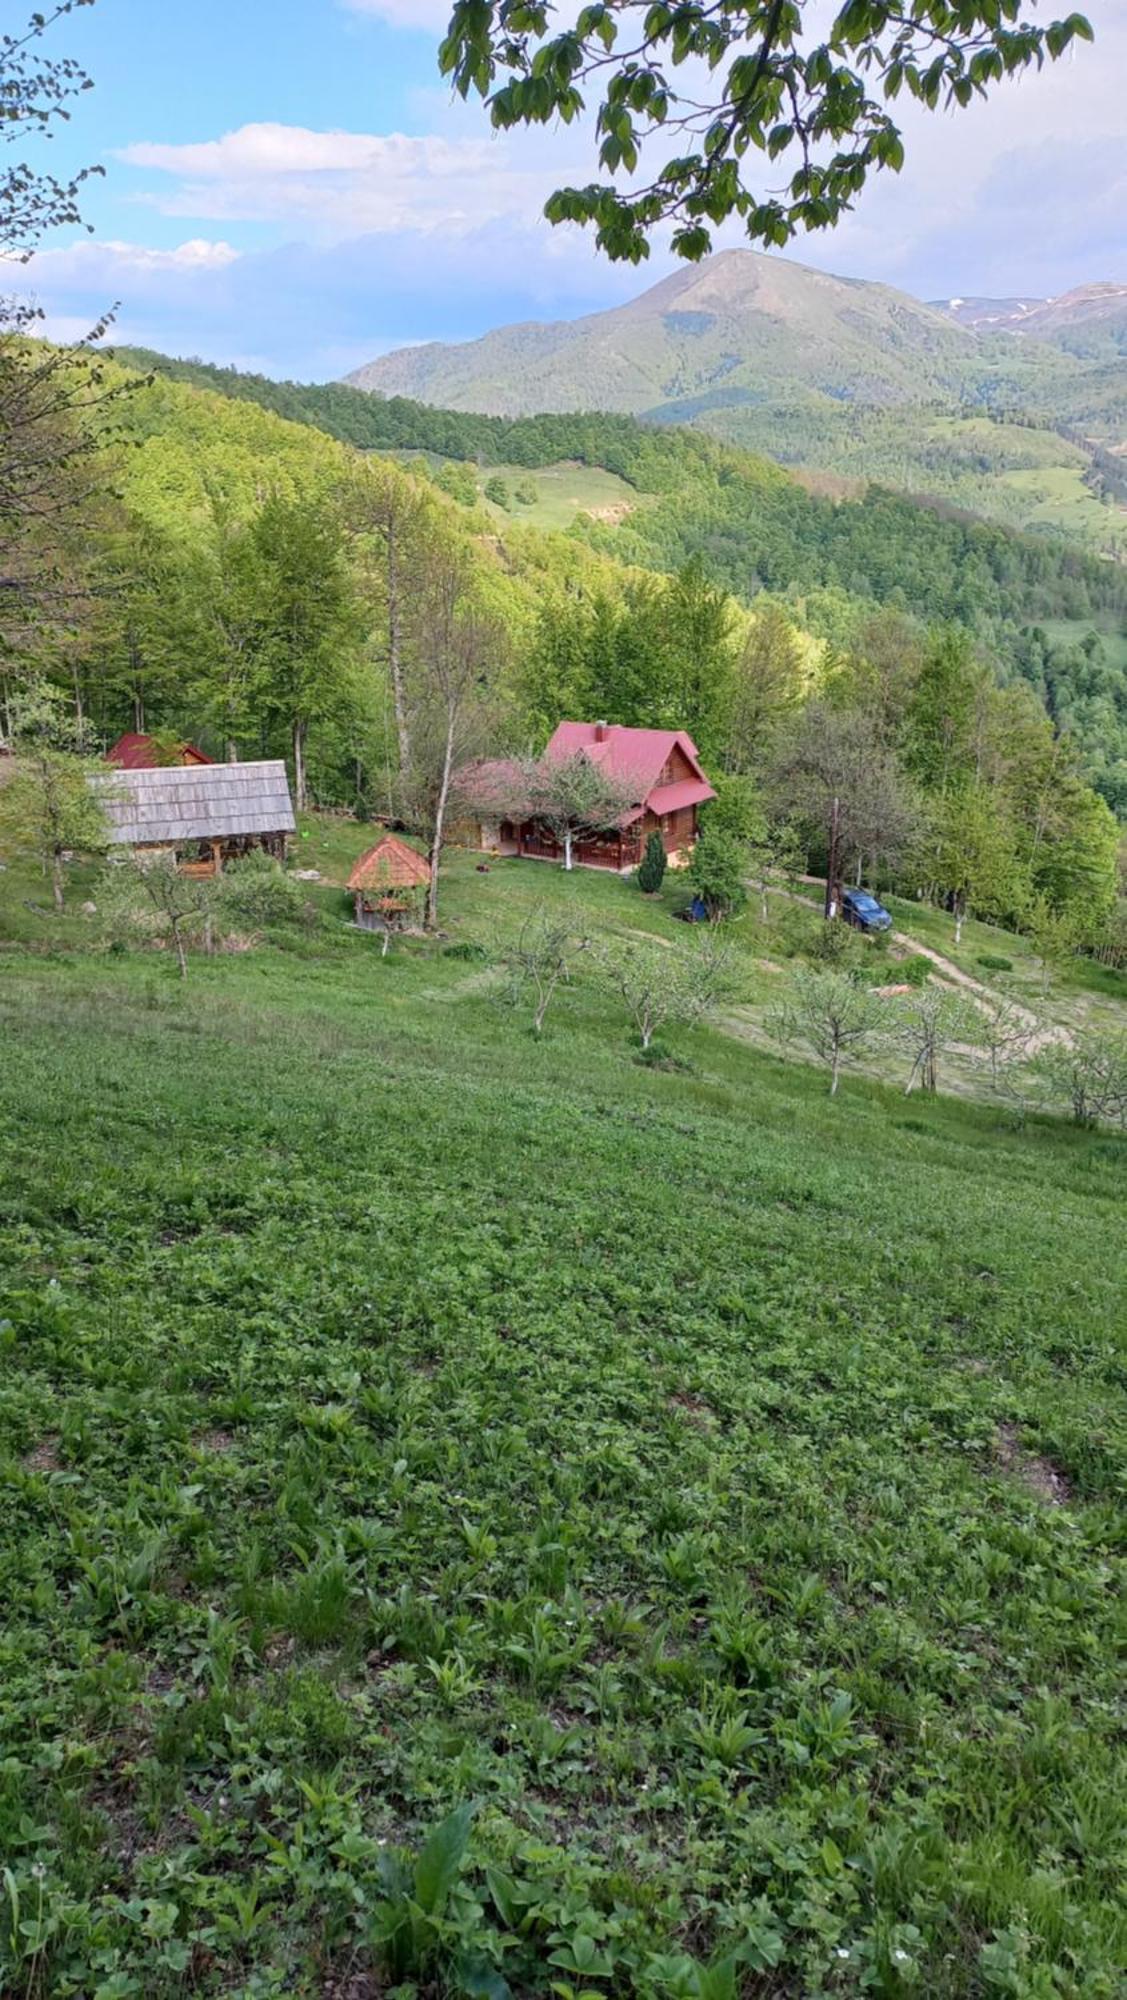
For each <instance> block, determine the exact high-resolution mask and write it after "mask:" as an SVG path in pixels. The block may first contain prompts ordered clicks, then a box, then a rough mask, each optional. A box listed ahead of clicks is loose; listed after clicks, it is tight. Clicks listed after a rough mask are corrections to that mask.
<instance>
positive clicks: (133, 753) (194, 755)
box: [106, 729, 215, 771]
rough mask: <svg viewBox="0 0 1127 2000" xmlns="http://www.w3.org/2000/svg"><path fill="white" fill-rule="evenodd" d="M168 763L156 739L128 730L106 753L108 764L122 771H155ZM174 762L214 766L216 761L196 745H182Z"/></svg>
mask: <svg viewBox="0 0 1127 2000" xmlns="http://www.w3.org/2000/svg"><path fill="white" fill-rule="evenodd" d="M167 762H168V759H167V758H165V757H162V756H160V755H159V754H158V746H157V742H156V738H155V737H153V736H139V735H138V734H137V732H136V731H135V730H132V729H127V730H126V732H125V735H124V736H119V737H118V739H117V742H116V743H115V744H114V745H113V748H112V749H110V750H107V751H106V763H107V764H116V765H117V766H118V769H119V770H122V771H155V770H158V769H159V768H160V767H161V765H163V764H166V763H167ZM172 762H173V763H179V764H213V763H214V762H215V759H214V757H206V756H205V755H204V753H203V751H202V750H197V749H196V746H195V744H194V743H182V744H181V745H180V754H179V756H178V757H175V758H173V760H172Z"/></svg>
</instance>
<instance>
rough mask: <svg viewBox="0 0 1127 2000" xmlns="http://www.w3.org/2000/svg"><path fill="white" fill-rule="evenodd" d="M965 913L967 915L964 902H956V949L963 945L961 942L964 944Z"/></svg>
mask: <svg viewBox="0 0 1127 2000" xmlns="http://www.w3.org/2000/svg"><path fill="white" fill-rule="evenodd" d="M964 915H965V911H964V910H963V906H962V904H961V903H956V904H955V947H956V950H957V949H958V947H959V945H961V944H962V941H963V917H964Z"/></svg>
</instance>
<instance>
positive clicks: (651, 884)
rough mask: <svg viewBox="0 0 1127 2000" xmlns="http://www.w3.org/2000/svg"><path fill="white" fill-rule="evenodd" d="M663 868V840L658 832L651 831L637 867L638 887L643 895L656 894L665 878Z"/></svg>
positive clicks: (664, 859) (664, 864)
mask: <svg viewBox="0 0 1127 2000" xmlns="http://www.w3.org/2000/svg"><path fill="white" fill-rule="evenodd" d="M665 869H666V858H665V842H664V841H663V839H662V837H661V835H660V833H651V835H650V837H649V839H648V840H647V842H646V851H645V853H644V854H643V856H642V861H641V866H640V867H639V869H638V887H639V889H641V891H642V893H643V895H646V896H656V895H657V893H658V890H659V889H660V888H661V885H662V883H663V882H664V880H665Z"/></svg>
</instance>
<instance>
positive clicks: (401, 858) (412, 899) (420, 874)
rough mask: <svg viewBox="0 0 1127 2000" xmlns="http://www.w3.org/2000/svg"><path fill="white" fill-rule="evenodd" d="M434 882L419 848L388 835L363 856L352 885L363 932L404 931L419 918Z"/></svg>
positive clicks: (393, 835)
mask: <svg viewBox="0 0 1127 2000" xmlns="http://www.w3.org/2000/svg"><path fill="white" fill-rule="evenodd" d="M429 881H430V869H429V868H428V866H427V864H426V862H425V860H424V859H423V857H422V855H421V854H419V853H418V852H417V851H416V849H415V848H413V847H408V845H407V842H406V841H405V840H400V839H399V838H398V836H397V835H396V834H394V833H385V834H384V836H383V838H382V840H377V842H376V844H375V846H374V847H369V849H368V851H367V853H366V854H362V855H361V856H360V859H359V861H358V862H357V863H356V866H355V868H354V869H353V871H352V873H351V875H350V876H349V878H348V886H349V888H350V889H351V891H352V897H353V905H354V908H355V911H356V921H357V923H358V924H359V926H360V928H361V930H365V931H382V932H384V933H385V935H386V934H387V933H388V932H390V931H394V930H401V929H402V928H403V926H404V925H405V924H406V923H407V922H409V920H410V918H411V917H412V916H413V915H415V913H416V911H417V909H418V905H419V899H420V897H421V895H422V893H423V891H424V890H425V889H426V886H427V884H428V882H429Z"/></svg>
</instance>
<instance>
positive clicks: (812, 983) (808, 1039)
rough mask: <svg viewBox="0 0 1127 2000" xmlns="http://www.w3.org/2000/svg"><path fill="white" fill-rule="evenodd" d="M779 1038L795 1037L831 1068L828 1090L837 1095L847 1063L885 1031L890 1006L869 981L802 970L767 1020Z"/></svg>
mask: <svg viewBox="0 0 1127 2000" xmlns="http://www.w3.org/2000/svg"><path fill="white" fill-rule="evenodd" d="M767 1025H768V1029H769V1031H770V1033H771V1034H773V1035H774V1036H775V1037H776V1039H777V1040H779V1041H780V1042H784V1043H786V1042H798V1043H800V1044H801V1045H802V1046H803V1047H805V1048H807V1049H809V1050H810V1052H811V1054H812V1055H813V1056H814V1057H815V1058H816V1059H817V1061H818V1062H821V1063H825V1065H826V1066H827V1068H828V1069H829V1072H830V1096H831V1097H836V1096H837V1087H838V1084H839V1083H840V1081H841V1072H842V1069H843V1067H844V1065H845V1064H846V1063H850V1062H856V1061H857V1060H858V1058H859V1057H860V1055H861V1053H862V1051H863V1050H864V1049H865V1048H867V1047H872V1045H873V1044H874V1043H875V1042H877V1041H878V1040H880V1039H881V1038H882V1037H885V1036H887V1034H888V1032H889V1021H888V1009H887V1007H886V1006H885V1005H884V1004H883V1003H882V1002H881V1001H880V1000H879V999H878V998H877V996H876V995H875V994H874V993H873V992H872V991H871V989H870V988H869V987H866V986H862V985H860V984H859V983H858V982H857V980H855V979H850V978H849V976H848V975H847V974H846V973H841V972H815V971H810V970H802V971H799V972H796V973H795V976H794V980H793V983H792V986H791V990H790V993H789V994H788V996H787V998H786V1000H785V1001H784V1002H783V1004H782V1006H781V1007H779V1008H778V1009H777V1010H776V1012H775V1013H774V1014H773V1015H772V1016H771V1017H770V1018H769V1020H768V1023H767Z"/></svg>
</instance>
